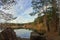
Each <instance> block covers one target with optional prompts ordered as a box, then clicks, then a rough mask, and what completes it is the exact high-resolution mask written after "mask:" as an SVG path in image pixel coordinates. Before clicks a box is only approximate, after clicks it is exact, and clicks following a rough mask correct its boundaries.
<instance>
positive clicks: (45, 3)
mask: <svg viewBox="0 0 60 40" xmlns="http://www.w3.org/2000/svg"><path fill="white" fill-rule="evenodd" d="M32 7H33V10H34V11H33V13H30V15H31V16H33V15H35V14H38V17H41V16H42V14H44V15H45V21H44V24H45V26H47V28H48V30H49V21H51V22H53V23H52V24H53V26H54V25H55V26H54V27H56V29H57V26H56V24H57V23H56V22H57V21H56V19H57V15H56V9H57V7H56V0H32ZM53 26H52V27H53Z"/></svg>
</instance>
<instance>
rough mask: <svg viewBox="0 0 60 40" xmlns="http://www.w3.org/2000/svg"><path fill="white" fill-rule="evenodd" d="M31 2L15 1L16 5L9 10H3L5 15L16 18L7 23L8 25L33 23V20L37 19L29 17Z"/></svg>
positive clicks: (25, 0)
mask: <svg viewBox="0 0 60 40" xmlns="http://www.w3.org/2000/svg"><path fill="white" fill-rule="evenodd" d="M31 1H32V0H16V3H17V4H16V5H14V6H12V9H10V10H4V9H2V10H3V11H4V12H6V13H10V14H13V15H14V16H16V17H17V18H16V19H15V20H12V21H8V22H9V23H28V22H33V21H34V19H35V18H36V17H37V15H35V16H30V15H29V13H31V12H33V8H32V7H31V5H32V4H31Z"/></svg>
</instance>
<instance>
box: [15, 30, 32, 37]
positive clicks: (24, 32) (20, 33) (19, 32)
mask: <svg viewBox="0 0 60 40" xmlns="http://www.w3.org/2000/svg"><path fill="white" fill-rule="evenodd" d="M14 31H15V32H16V35H17V36H18V37H21V38H30V34H31V32H32V30H28V29H15V30H14Z"/></svg>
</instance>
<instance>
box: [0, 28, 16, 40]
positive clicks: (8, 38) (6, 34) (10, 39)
mask: <svg viewBox="0 0 60 40" xmlns="http://www.w3.org/2000/svg"><path fill="white" fill-rule="evenodd" d="M0 37H1V40H17V37H16V34H15V32H14V30H13V29H12V28H6V29H5V30H3V31H2V32H1V35H0Z"/></svg>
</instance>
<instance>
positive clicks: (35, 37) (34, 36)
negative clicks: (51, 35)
mask: <svg viewBox="0 0 60 40" xmlns="http://www.w3.org/2000/svg"><path fill="white" fill-rule="evenodd" d="M30 40H46V38H45V37H44V36H43V35H39V34H38V33H36V32H32V33H31V37H30Z"/></svg>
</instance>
